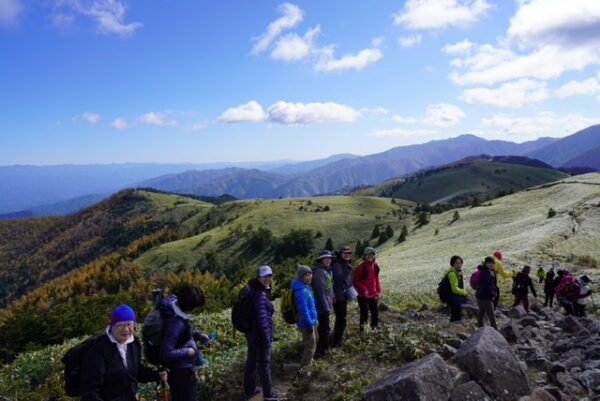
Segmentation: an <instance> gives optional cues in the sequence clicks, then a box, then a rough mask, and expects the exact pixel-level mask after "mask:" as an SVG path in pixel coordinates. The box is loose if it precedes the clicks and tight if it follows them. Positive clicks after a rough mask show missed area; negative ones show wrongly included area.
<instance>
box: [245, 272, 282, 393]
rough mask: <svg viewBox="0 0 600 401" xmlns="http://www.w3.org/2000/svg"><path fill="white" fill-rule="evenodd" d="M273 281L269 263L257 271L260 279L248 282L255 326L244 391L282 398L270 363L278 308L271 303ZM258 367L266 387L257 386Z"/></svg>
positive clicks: (250, 336) (248, 338) (250, 338)
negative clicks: (275, 386)
mask: <svg viewBox="0 0 600 401" xmlns="http://www.w3.org/2000/svg"><path fill="white" fill-rule="evenodd" d="M272 280H273V270H272V269H271V268H270V267H269V266H260V267H259V268H258V270H257V271H256V278H254V279H252V280H250V282H249V283H248V286H250V288H251V289H252V295H251V297H252V298H251V302H252V316H251V319H252V327H251V329H250V331H249V332H247V333H245V335H246V341H247V343H248V356H247V358H246V365H245V368H244V393H245V395H246V396H247V397H252V396H254V395H255V394H258V393H260V392H261V391H262V393H263V400H265V401H271V400H279V399H280V397H279V394H277V392H275V390H274V389H273V383H272V380H271V366H270V363H271V343H272V341H273V312H274V311H275V308H274V307H273V304H272V303H271V281H272ZM257 368H258V371H259V375H260V383H261V385H262V388H261V387H259V386H257V385H256V370H257Z"/></svg>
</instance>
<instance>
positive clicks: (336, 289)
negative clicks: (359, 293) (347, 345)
mask: <svg viewBox="0 0 600 401" xmlns="http://www.w3.org/2000/svg"><path fill="white" fill-rule="evenodd" d="M351 258H352V248H350V247H349V246H343V247H341V248H340V249H338V250H337V252H336V260H335V262H333V264H332V265H331V271H332V273H333V293H334V295H335V298H334V299H335V302H334V303H333V311H334V312H335V326H334V328H333V343H332V344H331V346H332V347H339V346H340V345H341V344H342V338H343V336H344V331H345V330H346V323H347V318H346V316H347V315H348V301H349V300H351V299H352V298H351V299H349V295H351V293H352V292H353V291H354V293H356V292H355V290H354V286H353V285H352V263H351V262H350V259H351Z"/></svg>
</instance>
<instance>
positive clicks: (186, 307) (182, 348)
mask: <svg viewBox="0 0 600 401" xmlns="http://www.w3.org/2000/svg"><path fill="white" fill-rule="evenodd" d="M204 303H205V298H204V293H203V292H202V290H201V289H200V288H198V287H197V286H196V285H194V284H184V285H183V286H182V287H181V289H180V290H179V292H178V293H177V296H175V295H167V296H165V297H164V298H163V299H162V301H161V308H162V311H163V316H164V318H165V321H164V327H165V331H164V337H163V341H162V344H161V346H160V353H159V359H160V361H161V364H162V365H163V366H164V367H166V368H168V369H169V370H170V373H169V387H170V388H171V400H172V401H196V400H197V397H196V393H197V384H198V380H197V378H196V369H195V367H196V366H197V365H199V364H200V361H201V360H202V359H201V354H200V350H199V349H198V345H197V344H196V341H201V342H203V343H207V342H208V341H210V338H209V337H208V336H207V335H206V334H204V333H202V332H200V331H197V330H194V329H193V328H192V324H191V322H190V317H189V313H191V312H192V311H193V310H194V309H196V308H198V307H202V306H204Z"/></svg>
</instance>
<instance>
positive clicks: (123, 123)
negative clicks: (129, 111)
mask: <svg viewBox="0 0 600 401" xmlns="http://www.w3.org/2000/svg"><path fill="white" fill-rule="evenodd" d="M110 125H111V126H112V127H114V128H116V129H125V128H129V127H130V126H131V125H130V124H129V123H128V122H127V120H125V119H124V118H121V117H119V118H117V119H115V120H114V121H113V122H112V123H110Z"/></svg>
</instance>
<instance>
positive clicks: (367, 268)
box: [352, 248, 381, 331]
mask: <svg viewBox="0 0 600 401" xmlns="http://www.w3.org/2000/svg"><path fill="white" fill-rule="evenodd" d="M376 253H377V250H376V249H373V248H367V249H365V251H364V254H363V261H362V263H361V264H359V265H358V266H356V269H354V274H353V276H352V282H353V283H354V288H356V292H358V296H357V298H356V299H357V300H358V306H359V308H360V330H361V331H362V330H363V326H364V325H365V324H366V323H367V320H368V318H369V312H370V313H371V328H372V329H376V328H377V326H378V325H379V309H378V300H379V294H381V285H380V284H379V270H380V269H379V265H378V264H377V262H376V261H375V258H376V256H375V254H376Z"/></svg>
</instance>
